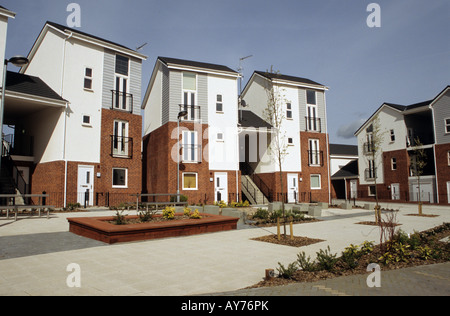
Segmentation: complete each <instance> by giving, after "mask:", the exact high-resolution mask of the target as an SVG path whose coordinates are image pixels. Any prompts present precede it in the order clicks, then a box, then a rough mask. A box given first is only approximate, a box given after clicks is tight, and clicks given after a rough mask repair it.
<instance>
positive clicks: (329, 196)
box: [323, 90, 331, 204]
mask: <svg viewBox="0 0 450 316" xmlns="http://www.w3.org/2000/svg"><path fill="white" fill-rule="evenodd" d="M323 99H324V101H325V102H324V103H325V135H326V136H325V137H326V142H327V144H326V147H325V148H326V151H327V154H326V157H327V174H328V204H331V179H330V155H329V150H328V148H329V146H330V143H329V142H330V140H329V136H328V118H327V95H326V90H324V92H323Z"/></svg>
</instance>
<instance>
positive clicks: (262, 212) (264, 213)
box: [253, 208, 269, 220]
mask: <svg viewBox="0 0 450 316" xmlns="http://www.w3.org/2000/svg"><path fill="white" fill-rule="evenodd" d="M253 218H259V219H264V220H267V219H268V218H269V211H268V210H266V209H263V208H258V209H257V210H256V212H255V214H253Z"/></svg>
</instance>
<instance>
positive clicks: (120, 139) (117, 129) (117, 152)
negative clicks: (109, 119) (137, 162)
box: [112, 120, 132, 158]
mask: <svg viewBox="0 0 450 316" xmlns="http://www.w3.org/2000/svg"><path fill="white" fill-rule="evenodd" d="M131 142H132V140H131V139H130V138H129V137H128V122H126V121H118V120H115V121H114V134H113V135H112V147H113V150H112V154H113V157H126V158H129V157H130V154H131V145H130V144H131Z"/></svg>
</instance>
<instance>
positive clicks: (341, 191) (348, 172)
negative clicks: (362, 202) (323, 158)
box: [330, 144, 359, 200]
mask: <svg viewBox="0 0 450 316" xmlns="http://www.w3.org/2000/svg"><path fill="white" fill-rule="evenodd" d="M330 172H331V173H330V174H331V197H332V198H333V199H345V200H348V199H355V198H356V197H357V191H358V179H359V175H358V146H353V145H343V144H330Z"/></svg>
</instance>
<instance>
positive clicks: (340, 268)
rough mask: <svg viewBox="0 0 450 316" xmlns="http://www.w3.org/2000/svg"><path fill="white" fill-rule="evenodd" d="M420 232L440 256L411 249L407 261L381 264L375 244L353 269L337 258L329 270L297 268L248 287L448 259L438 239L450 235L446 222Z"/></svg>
mask: <svg viewBox="0 0 450 316" xmlns="http://www.w3.org/2000/svg"><path fill="white" fill-rule="evenodd" d="M445 225H447V226H446V228H445V229H444V230H443V231H439V227H445ZM422 234H426V235H427V237H426V241H424V242H423V243H422V246H427V247H430V248H432V249H433V250H434V251H437V252H440V253H441V256H440V257H439V258H432V257H429V258H428V259H426V260H425V259H422V258H420V257H419V256H418V255H417V252H416V251H411V255H410V257H408V260H407V262H391V263H389V264H383V263H380V262H379V258H380V257H381V256H382V255H383V254H384V251H383V249H382V248H381V246H380V245H375V246H374V248H373V250H372V251H371V252H370V253H368V254H365V255H363V256H361V257H360V258H359V259H358V265H357V266H356V267H355V268H353V269H349V268H347V267H346V266H345V264H344V263H343V262H342V261H341V260H338V262H337V263H336V264H335V266H334V268H333V269H332V270H331V271H325V270H322V271H313V272H307V271H303V270H297V271H296V272H295V273H294V274H293V275H292V277H291V278H290V279H289V278H281V277H273V278H270V279H264V280H263V281H261V282H259V283H257V284H255V285H253V286H250V287H248V288H258V287H269V286H280V285H286V284H291V283H298V282H316V281H320V280H325V279H330V278H336V277H340V276H349V275H358V274H367V273H368V272H367V266H368V265H369V264H371V263H378V264H379V265H380V267H381V270H382V271H386V270H396V269H402V268H406V267H413V266H419V265H428V264H436V263H442V262H448V261H450V243H448V242H442V241H440V240H442V239H444V238H446V237H449V236H450V229H449V225H448V224H444V225H442V226H438V227H435V228H433V229H430V230H427V231H425V232H422Z"/></svg>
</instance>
